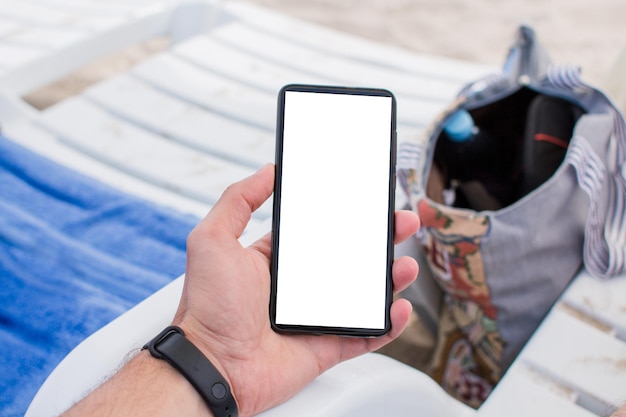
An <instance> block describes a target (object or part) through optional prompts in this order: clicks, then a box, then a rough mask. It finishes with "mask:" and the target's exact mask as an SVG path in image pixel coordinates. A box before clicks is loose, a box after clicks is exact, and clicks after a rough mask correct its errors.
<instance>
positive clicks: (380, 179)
mask: <svg viewBox="0 0 626 417" xmlns="http://www.w3.org/2000/svg"><path fill="white" fill-rule="evenodd" d="M393 134H394V133H393V132H392V98H391V97H385V96H368V95H351V94H333V93H319V92H298V91H287V92H285V110H284V130H283V149H282V183H281V201H280V228H279V231H278V241H279V247H278V257H277V272H276V277H277V284H276V323H277V324H284V325H301V326H323V327H342V328H364V329H383V328H384V327H385V312H386V303H387V301H386V300H387V294H386V280H387V265H388V262H389V260H388V259H387V255H388V227H389V224H388V223H389V222H388V217H389V199H390V186H389V182H390V175H392V174H391V172H392V170H391V166H390V164H391V163H392V162H391V161H392V159H391V152H392V151H393V149H392V135H393Z"/></svg>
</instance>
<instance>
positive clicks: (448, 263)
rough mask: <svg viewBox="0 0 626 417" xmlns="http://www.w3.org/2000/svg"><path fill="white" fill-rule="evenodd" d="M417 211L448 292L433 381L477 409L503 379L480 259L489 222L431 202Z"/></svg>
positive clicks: (498, 340) (499, 339)
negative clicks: (482, 240) (482, 241)
mask: <svg viewBox="0 0 626 417" xmlns="http://www.w3.org/2000/svg"><path fill="white" fill-rule="evenodd" d="M417 208H418V212H419V215H420V218H421V220H422V228H423V233H422V240H423V245H424V249H425V251H426V255H427V258H428V262H429V266H430V267H431V270H432V271H433V275H434V276H435V278H436V280H437V282H438V284H439V285H440V286H441V287H442V289H443V290H444V292H445V296H444V306H443V311H442V315H441V317H440V322H439V335H438V341H437V346H436V349H435V354H434V357H433V361H432V375H433V377H434V378H435V379H436V380H437V381H438V382H439V383H440V384H441V385H442V387H443V388H444V389H445V390H446V391H447V392H448V393H450V394H451V395H452V396H454V397H455V398H457V399H459V400H461V401H463V402H465V403H466V404H468V405H471V406H473V407H478V406H479V405H480V404H482V402H483V401H484V400H485V399H486V398H487V396H488V395H489V393H490V392H491V390H492V388H493V386H494V385H495V384H496V383H497V382H498V381H499V380H500V377H501V376H502V370H501V368H500V366H499V363H500V359H501V357H502V349H503V340H502V337H501V336H500V334H499V332H498V329H497V325H496V315H497V309H496V308H495V307H494V305H493V304H492V302H491V298H490V294H489V288H488V287H487V283H486V280H485V273H484V268H483V261H482V257H481V254H480V242H481V239H482V237H483V236H484V235H485V233H487V231H488V230H489V219H488V218H487V217H486V216H479V215H475V214H473V213H471V212H468V211H463V210H458V209H453V208H449V207H445V206H439V205H435V204H432V203H430V202H428V201H427V200H422V201H420V202H419V203H418V207H417Z"/></svg>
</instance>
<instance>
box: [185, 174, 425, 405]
mask: <svg viewBox="0 0 626 417" xmlns="http://www.w3.org/2000/svg"><path fill="white" fill-rule="evenodd" d="M273 185H274V167H273V165H267V166H265V167H264V168H262V169H261V170H260V171H258V172H257V173H256V174H254V175H253V176H251V177H249V178H246V179H244V180H242V181H240V182H238V183H236V184H234V185H232V186H230V187H229V188H228V189H227V190H226V192H225V193H224V195H223V196H222V197H221V199H220V200H219V201H218V202H217V204H216V205H215V207H214V208H213V209H212V210H211V212H210V213H209V214H208V215H207V217H206V218H205V219H204V220H202V221H201V222H200V223H199V224H198V226H197V227H196V228H195V229H194V230H193V231H192V232H191V234H190V236H189V238H188V241H187V252H188V258H187V271H186V278H185V286H184V290H183V295H182V298H181V302H180V306H179V309H178V312H177V314H176V318H175V320H174V324H176V325H179V326H181V327H182V328H183V329H184V330H185V333H186V334H187V337H188V338H189V339H190V340H191V341H192V342H193V343H194V344H195V345H196V346H197V347H198V348H199V349H200V350H202V351H203V353H204V354H205V355H206V356H207V357H208V358H209V360H210V361H211V362H212V363H213V364H214V365H215V366H216V367H217V369H218V370H219V371H220V372H221V373H222V374H223V375H224V377H225V378H226V379H227V380H228V381H229V383H230V385H231V388H232V391H233V393H234V395H235V398H236V400H237V403H238V405H239V413H240V414H239V415H240V416H250V415H254V414H257V413H259V412H261V411H263V410H265V409H267V408H270V407H272V406H274V405H276V404H279V403H281V402H283V401H285V400H286V399H288V398H290V397H291V396H293V395H294V394H296V393H297V392H298V391H300V390H301V389H302V388H303V387H304V386H305V385H306V384H308V383H309V382H310V381H311V380H313V379H314V378H315V377H316V376H318V375H319V374H321V373H322V372H324V371H325V370H326V369H328V368H330V367H331V366H333V365H335V364H337V363H338V362H341V361H344V360H346V359H349V358H352V357H355V356H358V355H360V354H363V353H366V352H370V351H373V350H376V349H378V348H380V347H381V346H383V345H385V344H386V343H388V342H390V341H391V340H393V339H394V338H396V337H397V336H398V335H399V334H400V333H401V332H402V330H404V327H405V326H406V324H407V322H408V319H409V315H410V313H411V305H410V303H408V302H407V301H406V300H396V301H395V302H394V303H393V305H392V307H391V322H392V328H391V331H390V333H389V334H387V335H385V336H383V337H380V338H375V339H372V338H367V339H357V338H342V337H337V336H306V335H281V334H278V333H275V332H274V331H273V330H272V329H271V328H270V323H269V310H268V306H269V298H270V294H269V292H270V269H269V264H270V236H269V235H266V236H265V237H263V238H261V239H260V240H258V241H257V242H255V243H254V244H252V245H251V246H250V247H248V248H244V247H242V246H241V245H240V243H239V241H238V238H239V237H240V236H241V234H242V233H243V231H244V229H245V228H246V225H247V224H248V221H249V220H250V216H251V214H252V212H254V211H255V210H256V209H257V208H258V207H259V206H260V205H261V204H263V202H265V200H267V199H268V198H269V197H270V195H271V194H272V191H273ZM344 215H349V213H344ZM395 223H396V230H395V237H396V243H399V242H401V241H403V240H405V239H406V238H407V237H409V236H410V235H412V234H414V233H415V232H416V231H417V229H418V227H419V220H418V218H417V216H416V215H415V214H413V213H411V212H396V222H395ZM417 271H418V266H417V263H416V262H415V260H414V259H412V258H408V257H404V258H400V259H397V260H396V261H395V262H394V266H393V281H394V291H395V292H398V291H401V290H403V289H404V288H406V287H407V286H408V285H409V284H410V283H411V282H412V281H413V280H414V279H415V277H416V276H417Z"/></svg>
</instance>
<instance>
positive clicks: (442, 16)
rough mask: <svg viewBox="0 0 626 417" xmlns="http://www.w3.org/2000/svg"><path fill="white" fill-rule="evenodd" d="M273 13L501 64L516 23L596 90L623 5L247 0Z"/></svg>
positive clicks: (566, 0) (614, 1)
mask: <svg viewBox="0 0 626 417" xmlns="http://www.w3.org/2000/svg"><path fill="white" fill-rule="evenodd" d="M251 1H252V2H253V3H258V4H262V5H264V6H267V7H270V8H272V9H275V10H278V11H281V12H283V13H287V14H290V15H294V16H297V17H300V18H303V19H306V20H309V21H312V22H316V23H319V24H322V25H325V26H328V27H332V28H335V29H338V30H341V31H345V32H350V33H353V34H356V35H359V36H362V37H365V38H369V39H373V40H376V41H380V42H384V43H390V44H394V45H398V46H401V47H403V48H407V49H410V50H413V51H417V52H422V53H428V54H433V55H439V56H446V57H451V58H458V59H463V60H468V61H475V62H480V63H486V64H492V65H495V66H499V65H501V64H502V62H503V59H504V56H505V54H506V51H507V49H508V46H509V44H510V42H511V39H512V36H513V33H514V32H515V30H516V28H517V27H518V26H519V25H520V24H530V25H531V26H533V27H534V28H535V30H536V31H537V34H538V35H539V38H540V40H541V41H542V43H543V44H544V45H545V47H546V48H547V49H548V52H549V53H550V55H551V57H552V59H553V61H554V62H555V63H558V64H576V65H580V66H582V68H583V75H584V76H585V78H586V79H587V80H588V81H590V82H592V83H594V84H595V85H603V82H604V78H605V76H606V75H607V72H608V71H609V68H610V67H611V66H612V65H613V63H614V62H615V61H616V59H617V57H618V54H619V52H620V50H622V49H623V48H625V47H626V24H624V19H625V18H626V2H624V1H623V0H597V1H594V2H590V1H588V0H545V1H538V0H509V1H506V2H505V1H497V0H472V1H467V0H308V1H293V0H251Z"/></svg>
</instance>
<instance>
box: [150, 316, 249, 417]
mask: <svg viewBox="0 0 626 417" xmlns="http://www.w3.org/2000/svg"><path fill="white" fill-rule="evenodd" d="M143 349H148V350H149V351H150V354H152V356H154V357H155V358H157V359H163V360H165V361H167V362H168V363H169V364H170V365H172V366H173V367H174V368H175V369H176V370H178V372H180V373H181V374H182V375H183V376H184V377H185V378H187V380H188V381H189V382H190V383H191V385H193V387H194V388H195V389H196V391H198V393H199V394H200V395H201V396H202V398H203V399H204V401H205V402H206V403H207V405H208V406H209V408H210V409H211V411H213V414H214V415H215V417H237V415H238V411H237V403H236V402H235V398H234V397H233V394H232V392H231V390H230V386H229V385H228V382H226V380H225V379H224V377H223V376H222V375H221V374H220V373H219V372H218V371H217V369H215V366H213V364H212V363H211V362H210V361H209V360H208V359H207V358H206V356H204V355H203V354H202V352H200V350H199V349H198V348H197V347H196V346H195V345H194V344H193V343H191V342H190V341H189V340H187V338H185V333H184V332H183V330H182V329H181V328H180V327H177V326H170V327H167V328H166V329H165V330H163V331H162V332H161V333H159V335H158V336H157V337H155V338H154V339H152V340H151V341H150V342H148V343H146V345H145V346H144V347H143Z"/></svg>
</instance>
